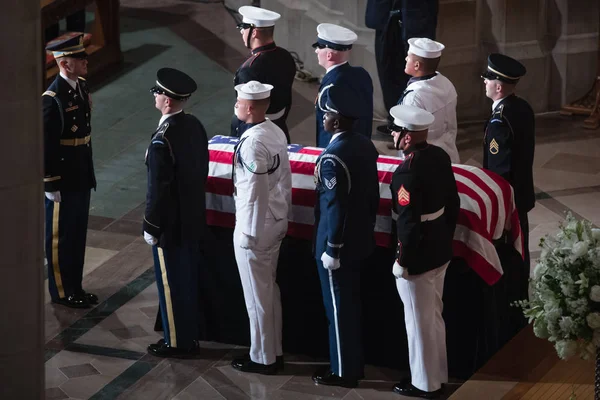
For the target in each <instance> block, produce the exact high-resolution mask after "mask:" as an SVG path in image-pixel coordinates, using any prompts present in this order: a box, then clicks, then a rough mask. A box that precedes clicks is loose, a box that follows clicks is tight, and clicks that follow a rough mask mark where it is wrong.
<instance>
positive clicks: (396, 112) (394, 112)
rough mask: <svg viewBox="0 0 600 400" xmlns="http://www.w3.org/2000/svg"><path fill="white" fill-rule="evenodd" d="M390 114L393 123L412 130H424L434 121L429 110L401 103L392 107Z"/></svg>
mask: <svg viewBox="0 0 600 400" xmlns="http://www.w3.org/2000/svg"><path fill="white" fill-rule="evenodd" d="M390 115H391V116H392V117H393V118H394V125H397V126H399V127H402V128H405V129H407V130H409V131H413V132H415V131H422V130H425V129H427V128H429V126H430V125H431V124H433V121H435V117H434V116H433V114H432V113H430V112H429V111H425V110H423V109H421V108H419V107H414V106H405V105H402V104H400V105H397V106H394V107H392V108H391V110H390Z"/></svg>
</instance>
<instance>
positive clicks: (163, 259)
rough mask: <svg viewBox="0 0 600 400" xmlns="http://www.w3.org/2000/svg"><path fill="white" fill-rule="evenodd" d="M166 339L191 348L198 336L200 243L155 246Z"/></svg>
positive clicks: (155, 269) (183, 347)
mask: <svg viewBox="0 0 600 400" xmlns="http://www.w3.org/2000/svg"><path fill="white" fill-rule="evenodd" d="M152 254H153V255H154V272H155V274H156V286H157V288H158V299H159V303H160V313H161V317H162V327H163V331H164V339H165V342H166V343H167V344H169V345H170V346H171V347H176V348H181V349H189V348H191V347H192V346H193V345H194V341H195V340H198V336H199V326H198V322H199V321H198V319H199V304H198V303H199V301H198V267H199V263H200V250H199V245H198V244H182V245H169V246H167V247H164V248H163V247H160V246H152Z"/></svg>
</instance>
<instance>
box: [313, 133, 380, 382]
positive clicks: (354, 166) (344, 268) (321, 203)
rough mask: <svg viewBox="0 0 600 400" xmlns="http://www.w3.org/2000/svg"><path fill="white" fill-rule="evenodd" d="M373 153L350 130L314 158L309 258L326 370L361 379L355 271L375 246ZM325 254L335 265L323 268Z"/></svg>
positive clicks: (376, 187)
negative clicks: (324, 331) (323, 324)
mask: <svg viewBox="0 0 600 400" xmlns="http://www.w3.org/2000/svg"><path fill="white" fill-rule="evenodd" d="M377 157H378V153H377V150H376V149H375V146H373V143H372V142H371V140H370V139H369V138H367V137H365V136H364V135H361V134H358V133H355V132H343V133H341V134H339V136H337V137H336V138H335V139H333V141H332V142H331V143H330V144H329V145H328V146H327V148H326V149H325V151H323V153H322V154H321V156H320V157H319V159H318V160H317V166H316V169H315V179H316V181H317V204H316V207H315V225H316V227H317V230H316V239H315V258H316V260H317V268H318V270H319V277H320V279H321V288H322V292H323V302H324V304H325V311H326V314H327V318H328V320H329V354H330V361H331V371H332V372H333V373H334V374H336V375H338V376H339V377H342V378H345V379H350V380H356V379H361V378H362V377H363V368H364V360H363V352H362V342H361V331H362V325H361V318H360V304H361V300H360V270H361V266H362V264H363V263H364V261H365V260H366V259H367V257H368V256H369V255H370V254H371V253H372V251H373V250H374V248H375V236H374V228H375V219H376V213H377V208H378V206H379V179H378V175H377ZM324 252H326V253H327V254H328V255H329V256H331V257H333V258H338V259H339V260H340V268H338V269H336V270H333V271H330V270H328V269H325V268H324V267H323V262H322V261H321V255H322V254H323V253H324Z"/></svg>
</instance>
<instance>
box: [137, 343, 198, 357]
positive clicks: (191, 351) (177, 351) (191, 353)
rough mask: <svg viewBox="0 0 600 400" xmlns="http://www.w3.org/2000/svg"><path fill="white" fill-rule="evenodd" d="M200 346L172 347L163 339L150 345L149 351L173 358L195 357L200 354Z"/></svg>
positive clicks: (154, 354) (159, 355) (155, 354)
mask: <svg viewBox="0 0 600 400" xmlns="http://www.w3.org/2000/svg"><path fill="white" fill-rule="evenodd" d="M198 351H199V349H198V346H193V347H190V348H180V347H171V346H169V345H168V344H166V343H165V342H164V340H163V342H162V343H160V340H159V341H158V343H156V344H154V345H153V344H151V345H150V346H148V353H149V354H152V355H153V356H156V357H167V358H168V357H171V358H194V357H196V356H197V355H198Z"/></svg>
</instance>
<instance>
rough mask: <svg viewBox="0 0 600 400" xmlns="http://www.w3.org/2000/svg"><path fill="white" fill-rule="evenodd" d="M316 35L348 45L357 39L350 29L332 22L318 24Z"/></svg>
mask: <svg viewBox="0 0 600 400" xmlns="http://www.w3.org/2000/svg"><path fill="white" fill-rule="evenodd" d="M317 37H318V38H319V39H323V40H326V41H328V42H331V43H335V44H340V45H342V46H349V45H351V44H352V43H354V42H356V39H358V36H357V35H356V33H354V32H353V31H351V30H350V29H348V28H344V27H343V26H339V25H334V24H319V25H318V26H317Z"/></svg>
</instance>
